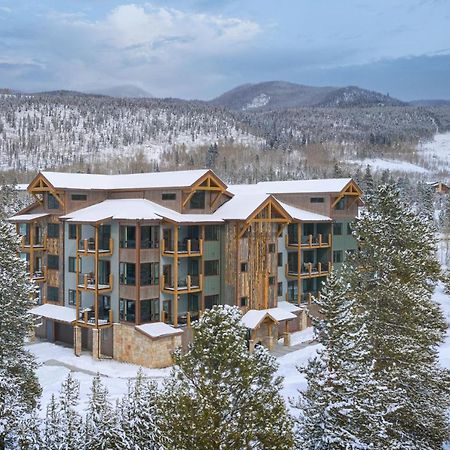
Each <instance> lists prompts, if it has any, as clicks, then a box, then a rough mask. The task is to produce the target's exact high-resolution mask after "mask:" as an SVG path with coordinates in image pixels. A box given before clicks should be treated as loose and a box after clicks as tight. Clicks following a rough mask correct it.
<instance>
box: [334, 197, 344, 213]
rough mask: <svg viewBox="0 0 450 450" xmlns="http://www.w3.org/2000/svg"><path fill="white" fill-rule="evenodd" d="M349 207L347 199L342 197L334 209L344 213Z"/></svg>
mask: <svg viewBox="0 0 450 450" xmlns="http://www.w3.org/2000/svg"><path fill="white" fill-rule="evenodd" d="M346 206H347V198H346V197H342V198H341V199H340V200H339V201H338V202H337V203H336V205H335V206H334V209H337V210H338V211H342V210H343V209H345V207H346Z"/></svg>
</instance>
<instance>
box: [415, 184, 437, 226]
mask: <svg viewBox="0 0 450 450" xmlns="http://www.w3.org/2000/svg"><path fill="white" fill-rule="evenodd" d="M417 210H418V212H419V213H420V214H422V215H423V216H424V217H425V218H426V219H427V220H428V221H429V222H430V223H432V222H433V220H434V188H433V187H432V186H430V185H429V184H427V183H423V182H420V183H418V184H417Z"/></svg>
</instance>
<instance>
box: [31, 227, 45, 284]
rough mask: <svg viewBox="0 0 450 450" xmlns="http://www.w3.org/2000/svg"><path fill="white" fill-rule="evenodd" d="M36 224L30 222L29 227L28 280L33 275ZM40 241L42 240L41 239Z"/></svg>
mask: <svg viewBox="0 0 450 450" xmlns="http://www.w3.org/2000/svg"><path fill="white" fill-rule="evenodd" d="M35 225H36V222H31V226H30V278H32V277H33V274H34V227H35ZM42 239H44V238H43V237H42Z"/></svg>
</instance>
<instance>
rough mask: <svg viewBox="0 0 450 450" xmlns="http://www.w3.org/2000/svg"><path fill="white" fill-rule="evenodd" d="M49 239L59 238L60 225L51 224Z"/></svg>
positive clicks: (48, 231)
mask: <svg viewBox="0 0 450 450" xmlns="http://www.w3.org/2000/svg"><path fill="white" fill-rule="evenodd" d="M47 237H49V238H59V223H49V224H48V225H47Z"/></svg>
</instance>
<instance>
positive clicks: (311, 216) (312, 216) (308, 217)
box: [278, 200, 333, 222]
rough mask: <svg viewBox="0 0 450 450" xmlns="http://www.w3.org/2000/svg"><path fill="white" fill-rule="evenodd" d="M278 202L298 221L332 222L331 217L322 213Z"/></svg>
mask: <svg viewBox="0 0 450 450" xmlns="http://www.w3.org/2000/svg"><path fill="white" fill-rule="evenodd" d="M278 203H279V204H280V205H281V206H282V207H283V209H284V210H285V211H286V212H287V213H288V214H289V215H290V216H291V217H292V218H293V219H294V220H299V221H300V222H332V221H333V219H332V218H331V217H328V216H323V215H322V214H317V213H313V212H310V211H305V210H304V209H300V208H297V207H295V206H291V205H288V204H287V203H284V202H280V201H279V200H278Z"/></svg>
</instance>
